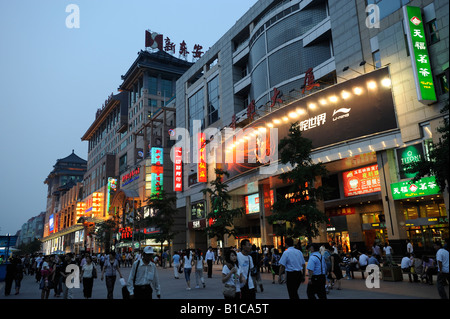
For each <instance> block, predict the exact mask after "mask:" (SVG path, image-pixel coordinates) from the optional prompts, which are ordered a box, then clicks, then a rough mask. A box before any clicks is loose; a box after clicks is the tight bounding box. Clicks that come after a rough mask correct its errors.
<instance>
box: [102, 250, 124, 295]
mask: <svg viewBox="0 0 450 319" xmlns="http://www.w3.org/2000/svg"><path fill="white" fill-rule="evenodd" d="M116 272H118V273H119V276H120V278H123V276H122V273H121V272H120V268H119V262H118V261H117V259H116V253H115V252H110V253H109V258H106V259H105V264H104V265H103V271H102V278H101V280H102V281H103V278H104V277H105V282H106V289H107V291H108V297H107V298H108V299H113V297H114V284H115V283H116V277H117V276H116Z"/></svg>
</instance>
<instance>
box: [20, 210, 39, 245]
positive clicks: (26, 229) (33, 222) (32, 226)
mask: <svg viewBox="0 0 450 319" xmlns="http://www.w3.org/2000/svg"><path fill="white" fill-rule="evenodd" d="M44 220H45V212H42V213H40V214H39V215H37V216H34V217H31V218H30V219H29V220H28V221H27V222H26V223H24V224H23V225H22V228H21V229H20V230H19V231H18V235H19V237H18V239H17V245H16V247H19V246H21V245H27V244H29V243H31V242H33V241H34V240H35V239H42V237H43V236H44Z"/></svg>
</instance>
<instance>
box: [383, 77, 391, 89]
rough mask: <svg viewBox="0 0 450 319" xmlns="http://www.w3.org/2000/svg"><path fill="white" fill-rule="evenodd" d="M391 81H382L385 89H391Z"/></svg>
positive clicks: (388, 79) (385, 79) (387, 79)
mask: <svg viewBox="0 0 450 319" xmlns="http://www.w3.org/2000/svg"><path fill="white" fill-rule="evenodd" d="M391 83H392V82H391V79H390V78H384V79H383V80H381V85H382V86H384V87H387V88H388V87H391Z"/></svg>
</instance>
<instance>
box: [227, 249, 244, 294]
mask: <svg viewBox="0 0 450 319" xmlns="http://www.w3.org/2000/svg"><path fill="white" fill-rule="evenodd" d="M245 280H246V279H245V277H244V275H243V274H242V272H241V269H240V268H239V265H238V261H237V254H236V252H235V251H234V250H231V249H230V250H227V251H226V252H225V263H224V265H223V268H222V283H223V284H224V288H223V296H224V298H225V299H240V297H241V283H244V282H245Z"/></svg>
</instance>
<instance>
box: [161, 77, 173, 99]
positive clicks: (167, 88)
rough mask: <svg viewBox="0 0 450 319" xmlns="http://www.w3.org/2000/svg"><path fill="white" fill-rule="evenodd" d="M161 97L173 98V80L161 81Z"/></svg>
mask: <svg viewBox="0 0 450 319" xmlns="http://www.w3.org/2000/svg"><path fill="white" fill-rule="evenodd" d="M161 95H162V96H164V97H172V96H173V91H172V80H165V79H162V80H161Z"/></svg>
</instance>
